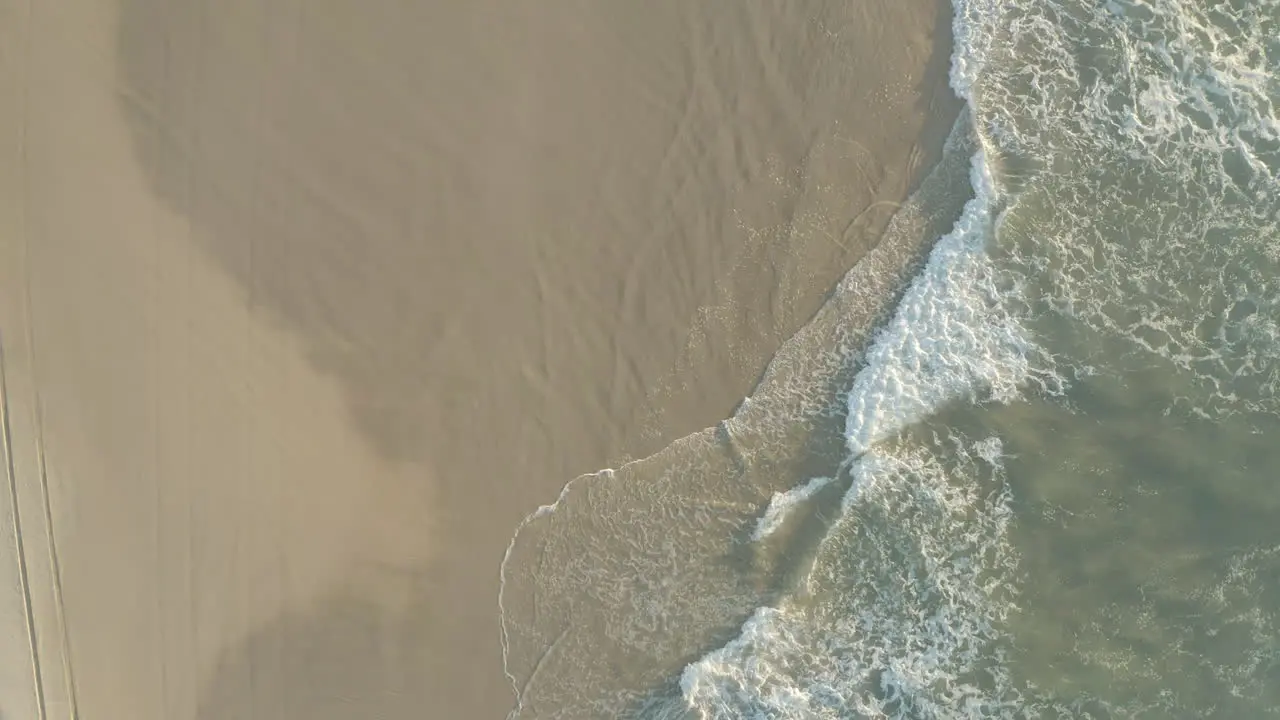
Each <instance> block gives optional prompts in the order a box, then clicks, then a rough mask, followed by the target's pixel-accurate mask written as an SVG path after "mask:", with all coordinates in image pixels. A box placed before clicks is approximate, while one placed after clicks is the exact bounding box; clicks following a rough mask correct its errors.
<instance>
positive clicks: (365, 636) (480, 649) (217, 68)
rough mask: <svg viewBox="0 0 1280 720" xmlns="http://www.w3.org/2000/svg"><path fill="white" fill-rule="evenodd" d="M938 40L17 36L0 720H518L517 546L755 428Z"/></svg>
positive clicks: (876, 204)
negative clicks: (602, 476)
mask: <svg viewBox="0 0 1280 720" xmlns="http://www.w3.org/2000/svg"><path fill="white" fill-rule="evenodd" d="M945 20H946V12H945V8H944V7H943V6H942V5H940V4H939V3H938V2H937V1H936V0H901V1H899V0H863V1H861V2H856V3H849V2H847V1H846V0H803V1H800V2H756V1H752V2H741V3H740V2H706V3H691V2H688V1H687V0H657V1H651V2H639V1H635V2H620V1H618V0H610V1H608V2H599V1H588V0H551V1H550V2H541V3H523V4H520V3H501V2H495V1H493V0H477V1H474V2H458V3H446V2H426V1H422V2H408V1H405V0H67V1H66V2H24V1H23V0H0V333H2V335H0V342H2V344H3V351H4V358H3V375H4V381H5V389H4V390H5V391H4V401H5V421H6V432H5V440H6V447H5V454H6V459H7V461H8V465H9V473H8V476H9V480H10V492H8V493H5V494H4V495H3V500H0V503H2V504H3V505H4V507H3V508H0V532H2V533H3V534H4V536H5V537H10V538H13V539H14V540H15V541H20V542H15V543H14V544H13V545H12V546H11V547H12V551H11V552H6V553H4V554H2V555H0V573H2V574H3V576H4V577H5V578H6V583H5V584H4V586H3V587H4V589H5V593H4V594H3V595H0V637H3V638H4V639H5V644H4V646H3V647H0V653H2V655H0V717H3V718H5V719H6V720H8V719H9V718H46V717H47V718H69V717H78V718H82V719H83V720H116V719H119V720H185V719H188V718H191V719H199V720H233V719H234V720H241V719H242V718H250V717H255V718H270V719H272V720H276V719H279V720H330V719H333V720H337V719H338V718H343V719H346V718H353V719H354V718H380V719H384V720H397V719H399V718H405V719H409V718H414V719H416V718H424V717H426V718H436V717H439V718H495V717H501V716H502V715H503V714H504V713H505V712H506V711H507V710H508V709H509V707H510V705H511V701H512V698H511V695H510V690H509V688H508V687H507V685H506V682H505V679H504V678H503V676H502V669H501V664H500V657H499V648H498V629H497V614H496V606H495V598H496V590H497V569H498V563H499V561H500V559H501V556H502V552H503V549H504V548H505V546H506V543H507V541H508V539H509V537H510V534H511V531H512V529H513V528H514V526H515V525H516V523H517V522H518V521H519V520H520V518H521V517H522V516H523V515H524V514H525V513H527V512H529V511H530V510H532V509H533V508H534V507H536V506H537V505H538V504H540V503H543V502H547V501H549V500H550V499H552V498H554V496H555V494H556V492H557V491H558V489H559V487H560V486H561V485H562V484H563V483H564V482H565V481H566V480H568V479H570V478H571V477H573V476H575V475H577V474H579V473H582V472H587V471H591V470H595V469H597V468H599V467H603V466H605V465H608V464H610V463H616V462H618V461H620V460H621V459H622V458H624V457H627V456H639V455H644V454H647V453H649V452H652V451H654V450H656V449H658V448H660V447H661V446H662V445H663V444H664V443H666V442H669V441H670V440H671V439H673V438H675V437H679V436H680V435H683V434H685V433H688V432H691V431H694V430H697V429H699V428H701V427H703V426H705V425H707V424H710V423H712V422H714V421H715V420H717V419H719V418H721V417H723V416H724V415H725V414H726V413H727V412H728V411H729V410H730V409H731V407H732V405H733V403H734V402H735V401H736V400H737V399H738V398H739V397H741V396H742V395H743V394H744V393H746V392H747V391H748V390H749V388H750V387H751V384H752V383H753V381H754V379H755V377H756V376H757V374H758V373H759V372H760V370H761V369H762V368H763V366H764V364H765V363H766V362H767V360H768V358H769V357H770V354H771V353H772V351H773V349H774V348H776V346H777V345H778V344H779V343H780V342H781V341H782V340H783V339H785V337H787V336H788V335H789V334H790V333H792V332H793V331H794V330H796V329H797V328H798V327H799V326H800V325H801V324H803V322H804V321H805V320H807V319H808V317H809V316H810V315H811V314H812V313H813V312H814V310H815V309H816V308H817V306H818V304H819V303H820V302H821V300H822V297H823V294H824V293H825V292H826V291H827V289H829V288H830V287H831V286H832V285H833V284H834V282H835V280H836V279H837V278H838V277H839V276H840V275H841V274H842V273H843V272H844V270H846V269H847V268H848V267H849V266H850V265H851V264H852V263H853V262H855V261H856V259H857V257H858V256H859V255H860V254H861V253H862V252H863V251H865V249H866V247H867V246H868V244H869V243H872V242H874V240H875V238H876V236H877V233H878V231H879V228H881V227H883V224H884V222H885V221H886V220H887V218H888V216H889V212H890V211H891V210H892V201H895V200H900V199H901V198H902V197H903V196H904V195H905V194H906V192H907V191H908V189H909V188H910V186H911V184H912V183H913V182H914V181H915V179H916V178H918V177H919V175H920V174H921V171H922V170H923V169H925V168H926V167H927V165H928V163H929V162H930V158H931V157H933V156H935V155H936V154H937V152H938V150H939V149H940V147H941V140H942V134H943V132H945V130H946V129H947V128H948V127H949V126H950V119H951V116H953V115H954V112H955V111H956V107H955V103H954V101H953V100H951V99H950V95H949V93H948V91H947V89H946V85H945V71H946V62H947V54H948V53H949V48H950V42H949V38H948V37H947V36H946V32H945V26H944V27H941V28H940V27H939V22H940V21H942V22H944V23H945ZM921 138H925V140H924V141H922V140H921ZM15 523H16V524H18V525H19V526H20V527H15ZM33 656H34V657H33Z"/></svg>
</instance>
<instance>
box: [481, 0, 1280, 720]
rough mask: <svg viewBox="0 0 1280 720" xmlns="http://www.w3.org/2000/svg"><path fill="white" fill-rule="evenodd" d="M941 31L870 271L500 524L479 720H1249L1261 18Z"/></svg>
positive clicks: (1274, 550)
mask: <svg viewBox="0 0 1280 720" xmlns="http://www.w3.org/2000/svg"><path fill="white" fill-rule="evenodd" d="M954 11H955V14H954V30H955V38H956V46H955V49H954V55H953V66H952V77H951V80H952V86H953V88H954V89H955V91H956V93H957V94H958V95H960V96H961V97H962V98H963V99H964V100H965V101H966V102H967V112H965V113H964V115H963V116H962V117H961V119H960V120H959V121H958V122H957V125H956V127H955V128H954V130H953V132H952V136H951V138H950V140H949V142H948V147H947V151H946V153H945V156H944V159H943V160H942V162H941V163H940V165H939V166H938V167H937V168H936V169H935V170H934V172H933V174H932V175H931V176H930V177H929V178H928V179H927V180H926V181H925V182H924V184H923V185H922V187H921V188H920V190H919V191H918V192H917V194H916V195H915V196H914V197H913V198H912V200H911V202H909V203H908V204H907V205H906V206H904V208H903V210H902V211H901V212H900V213H899V215H898V216H897V217H895V218H894V221H893V223H892V224H891V226H890V229H889V231H888V233H887V235H886V237H885V239H884V242H883V243H882V244H881V245H880V246H879V247H878V248H877V249H876V250H875V251H874V252H873V253H871V254H870V255H868V256H867V257H866V258H865V259H864V260H863V261H862V262H860V263H859V265H858V266H857V267H855V268H853V269H852V270H851V271H850V273H849V275H848V276H847V277H846V278H845V279H844V281H843V282H842V283H841V285H840V287H839V288H837V289H836V292H835V293H834V294H833V296H832V298H831V300H830V302H829V303H828V304H827V306H825V307H824V308H823V309H822V311H821V312H820V313H819V314H818V316H817V317H816V318H815V319H814V321H813V322H812V323H811V324H810V325H809V326H807V327H806V328H805V329H804V330H802V331H801V332H800V333H799V334H798V335H797V336H796V337H795V338H794V339H792V340H791V341H790V342H789V343H788V344H787V345H786V346H785V347H784V348H783V350H782V351H781V352H780V353H779V355H778V357H777V358H775V360H774V361H773V363H772V364H771V366H770V368H769V370H768V371H767V373H766V375H765V377H764V380H763V381H762V382H761V384H760V386H759V387H758V388H757V390H756V391H755V392H754V393H753V394H752V396H751V398H749V399H747V400H746V401H744V402H743V404H742V406H741V408H740V409H739V410H738V411H737V412H736V413H735V414H734V416H733V417H732V418H729V419H727V420H726V421H724V422H723V423H721V424H720V425H719V426H717V427H715V428H711V429H708V430H707V431H705V432H703V433H699V434H695V435H693V436H690V437H688V438H685V439H683V440H681V441H679V442H677V443H676V444H674V445H673V446H671V447H669V448H667V449H666V450H664V451H663V452H661V453H659V454H658V455H655V456H653V457H651V458H646V459H644V460H642V461H638V462H635V463H631V464H629V465H627V466H624V467H622V468H618V469H617V470H610V471H604V472H601V473H597V474H594V475H590V476H584V477H582V478H578V479H577V480H575V481H573V482H571V483H570V484H569V485H567V486H566V488H565V490H564V492H563V493H562V494H561V496H560V498H559V499H558V500H557V501H556V502H555V503H554V504H553V505H549V506H547V507H544V508H542V509H541V510H539V511H538V512H537V513H535V514H533V515H531V516H530V517H529V518H528V519H527V520H526V521H525V522H524V523H523V524H522V525H521V527H520V528H519V529H518V531H517V532H516V535H515V537H514V538H513V539H512V544H511V547H510V549H509V552H508V555H507V558H506V559H505V561H504V563H503V591H502V596H501V599H500V604H501V611H502V620H503V644H504V657H505V661H506V669H507V673H508V676H509V678H510V680H511V683H512V687H513V690H514V691H515V693H516V704H515V708H514V710H513V711H512V715H511V717H512V718H613V717H638V718H705V719H712V718H715V719H720V718H725V719H728V718H750V719H754V718H761V719H763V718H769V719H773V718H989V717H990V718H1037V717H1046V718H1199V717H1204V718H1219V717H1221V718H1264V717H1276V716H1280V179H1278V178H1277V174H1278V173H1280V112H1278V111H1277V107H1276V106H1277V103H1280V2H1276V1H1275V0H1227V1H1225V2H1208V1H1207V0H1124V1H1122V0H1106V1H1105V2H1099V1H1097V0H1089V1H1086V0H1021V1H1019V2H1013V1H1011V0H1010V1H1006V0H955V1H954Z"/></svg>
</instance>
